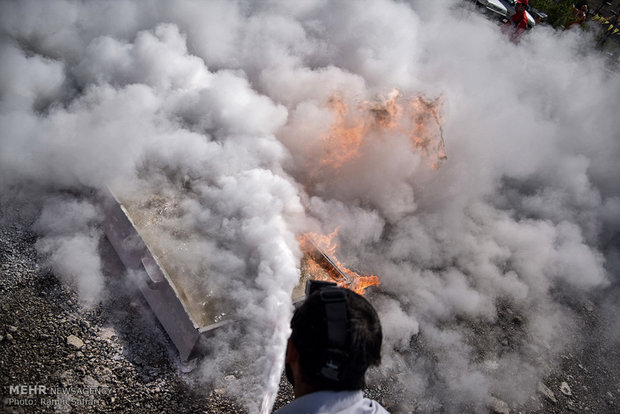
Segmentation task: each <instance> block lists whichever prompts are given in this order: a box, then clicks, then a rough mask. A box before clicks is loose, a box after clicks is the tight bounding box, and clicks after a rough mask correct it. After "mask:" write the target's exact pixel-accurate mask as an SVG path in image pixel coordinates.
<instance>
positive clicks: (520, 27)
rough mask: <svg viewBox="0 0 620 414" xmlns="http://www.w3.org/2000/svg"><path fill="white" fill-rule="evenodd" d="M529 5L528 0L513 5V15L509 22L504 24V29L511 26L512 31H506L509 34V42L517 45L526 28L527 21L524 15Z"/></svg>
mask: <svg viewBox="0 0 620 414" xmlns="http://www.w3.org/2000/svg"><path fill="white" fill-rule="evenodd" d="M528 4H529V0H517V3H516V4H515V14H513V15H512V17H511V18H510V20H508V22H507V23H506V25H505V26H506V27H508V28H510V26H512V30H508V31H509V32H510V40H512V41H513V42H514V43H519V40H520V39H521V35H523V32H525V31H526V30H527V28H528V24H529V22H528V21H527V15H526V14H525V7H526V6H527V5H528Z"/></svg>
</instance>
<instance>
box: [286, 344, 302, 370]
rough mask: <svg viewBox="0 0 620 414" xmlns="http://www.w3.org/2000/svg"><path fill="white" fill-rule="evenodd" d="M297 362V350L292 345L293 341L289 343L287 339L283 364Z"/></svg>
mask: <svg viewBox="0 0 620 414" xmlns="http://www.w3.org/2000/svg"><path fill="white" fill-rule="evenodd" d="M298 360H299V351H297V348H296V347H295V345H294V344H293V341H291V338H289V339H288V342H287V344H286V358H285V362H286V363H288V364H292V363H295V362H297V361H298Z"/></svg>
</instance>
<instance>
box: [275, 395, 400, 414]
mask: <svg viewBox="0 0 620 414" xmlns="http://www.w3.org/2000/svg"><path fill="white" fill-rule="evenodd" d="M274 414H389V413H388V412H387V410H386V409H385V408H383V407H382V406H381V404H379V403H378V402H376V401H374V400H370V399H368V398H364V394H363V393H362V391H317V392H313V393H310V394H306V395H303V396H301V397H299V398H296V399H295V400H294V401H293V402H291V403H290V404H288V405H286V406H284V407H282V408H280V409H279V410H278V411H276V412H275V413H274Z"/></svg>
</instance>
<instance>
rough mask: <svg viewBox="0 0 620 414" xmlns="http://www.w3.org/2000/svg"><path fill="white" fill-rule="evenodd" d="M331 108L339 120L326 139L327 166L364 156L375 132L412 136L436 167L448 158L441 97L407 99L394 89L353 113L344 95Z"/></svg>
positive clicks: (335, 165) (336, 95)
mask: <svg viewBox="0 0 620 414" xmlns="http://www.w3.org/2000/svg"><path fill="white" fill-rule="evenodd" d="M329 106H330V107H331V108H332V110H334V112H335V121H334V123H333V125H332V126H331V128H330V130H329V132H328V133H327V134H325V135H324V136H323V137H322V140H323V148H324V157H323V160H322V163H323V165H327V166H330V167H332V168H340V167H341V166H342V165H344V164H345V163H346V162H348V161H351V160H354V159H357V158H359V157H361V155H362V148H363V143H364V140H366V139H369V137H370V135H369V132H371V131H373V132H380V133H385V132H397V133H405V134H408V135H409V136H410V139H411V142H412V145H413V147H414V148H415V149H416V150H418V151H420V152H422V154H423V155H424V156H425V157H427V158H429V159H431V160H432V161H433V166H434V167H435V168H439V165H440V162H441V161H443V160H445V159H447V155H446V147H445V143H444V139H443V128H442V125H443V120H442V119H441V116H440V111H441V108H442V100H441V98H437V99H435V100H429V99H427V98H426V97H424V96H414V97H411V98H405V97H403V96H402V95H401V93H400V92H399V91H398V90H396V89H394V90H393V91H392V92H390V93H389V94H388V96H387V98H383V99H377V100H376V101H373V102H364V103H362V104H361V105H359V106H358V107H356V108H354V109H353V110H351V109H349V106H348V105H347V103H346V102H345V101H344V99H343V98H342V96H340V95H338V94H335V95H334V96H332V98H331V99H330V101H329ZM374 135H375V136H376V134H374Z"/></svg>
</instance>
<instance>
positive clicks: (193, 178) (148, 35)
mask: <svg viewBox="0 0 620 414" xmlns="http://www.w3.org/2000/svg"><path fill="white" fill-rule="evenodd" d="M464 3H465V2H460V1H449V0H441V1H433V2H423V1H414V0H412V1H410V2H401V1H395V0H364V1H356V2H337V1H325V0H316V1H307V2H287V1H276V0H272V1H267V2H253V1H249V0H248V1H242V0H238V1H209V2H201V1H194V0H181V1H175V2H168V1H164V0H149V1H132V0H122V1H117V2H112V3H110V2H96V1H71V0H50V1H45V2H39V1H28V0H21V1H4V2H2V4H1V5H0V21H1V30H2V37H1V38H0V56H1V61H2V64H1V66H0V91H1V94H0V96H1V98H0V126H1V130H2V134H1V136H0V189H1V197H2V203H18V204H21V205H27V204H32V203H34V205H36V206H37V210H38V211H39V213H38V219H37V220H36V223H35V226H34V229H35V230H36V231H37V232H38V233H39V234H40V235H41V237H40V238H39V241H38V243H37V248H38V250H39V252H40V253H41V254H42V255H43V256H44V257H45V258H46V260H47V263H48V264H49V265H50V266H51V268H52V269H53V270H54V273H55V274H57V275H58V276H59V277H61V278H62V279H63V280H66V281H67V282H68V283H70V284H73V285H74V286H76V288H77V290H78V292H79V293H80V295H81V297H82V298H84V299H85V300H88V301H90V302H92V301H96V300H98V299H100V298H101V297H102V296H103V295H104V293H105V292H104V291H103V289H104V288H103V286H104V283H103V276H102V271H101V259H100V258H99V257H98V253H97V252H98V247H97V246H98V244H99V242H100V240H101V237H102V235H101V232H100V231H99V230H98V229H99V224H100V221H101V212H100V211H98V207H97V206H96V204H95V203H94V202H93V200H92V192H93V191H95V192H97V191H104V190H105V189H106V188H107V186H112V187H114V188H115V189H117V191H118V192H119V193H120V194H122V195H123V196H124V197H127V198H131V197H140V196H148V195H151V194H152V195H155V196H157V197H161V199H163V200H166V202H167V203H168V206H169V209H167V210H166V211H165V214H162V217H161V220H162V223H163V224H162V228H163V229H167V231H164V232H162V234H160V235H159V237H160V238H161V240H162V243H163V244H164V245H166V246H170V247H175V246H176V247H178V246H182V248H179V249H176V250H175V251H174V252H172V253H171V254H172V255H173V256H174V257H173V258H174V260H175V262H176V263H181V264H182V266H183V267H184V269H189V270H190V271H191V272H192V274H197V275H201V277H203V278H205V280H206V279H208V283H209V284H210V286H212V287H213V289H215V291H217V292H220V293H223V292H225V293H226V294H227V295H230V300H231V301H232V303H233V304H234V306H233V309H235V310H234V311H231V315H230V316H231V317H233V318H235V319H238V320H242V321H243V323H241V324H238V325H235V326H230V327H228V328H226V329H222V330H220V331H218V332H217V334H216V336H215V337H214V338H213V340H212V344H211V348H212V351H211V353H210V355H209V356H208V357H207V358H205V360H204V362H203V363H202V365H201V367H200V372H201V374H202V378H203V380H204V381H205V382H206V383H208V384H213V383H218V382H222V381H223V379H222V378H223V377H224V376H225V375H226V373H228V372H231V371H233V370H234V371H235V372H237V374H236V375H235V379H234V380H230V377H227V378H229V379H228V380H227V382H226V387H227V389H228V391H229V392H230V393H232V394H233V395H234V396H235V397H237V398H238V399H239V400H240V401H242V402H243V403H244V404H245V405H246V407H247V408H248V409H249V410H250V411H251V412H258V411H261V410H262V411H266V410H269V408H270V407H271V404H272V403H273V398H274V396H275V392H276V391H277V387H278V381H279V378H280V373H281V371H282V366H283V355H284V349H285V342H286V338H287V336H288V333H289V331H288V329H289V328H288V322H289V318H290V315H291V310H292V306H291V300H290V293H291V291H292V289H293V287H294V286H295V285H296V284H297V281H298V278H299V272H300V270H299V261H300V258H301V254H302V253H301V252H300V249H299V246H298V242H297V236H298V235H299V234H301V233H303V232H305V231H316V232H319V233H323V234H327V233H330V232H332V231H333V230H334V229H335V228H339V232H338V239H339V242H340V245H341V251H340V252H339V253H340V254H341V255H342V256H341V257H340V258H341V259H342V261H343V262H345V263H347V264H351V265H352V266H354V267H355V268H357V269H359V270H362V271H364V272H367V273H372V274H376V275H379V277H380V279H381V285H380V287H378V288H376V289H375V290H374V291H372V292H370V293H369V299H370V300H371V301H372V302H373V303H374V304H375V306H376V307H377V309H378V311H379V314H380V317H381V319H382V321H383V327H384V336H385V344H384V349H383V364H382V366H381V367H380V368H379V369H377V370H374V371H373V372H372V373H371V378H370V379H371V382H373V381H375V382H376V381H383V380H385V379H387V378H392V379H394V378H395V379H397V383H398V386H401V387H403V388H404V389H405V390H406V391H407V392H405V393H402V396H403V397H402V401H400V402H399V403H400V407H401V408H402V409H403V410H411V409H414V408H415V409H417V410H419V411H421V412H434V411H436V410H438V409H439V408H440V407H444V408H447V409H448V411H458V410H459V409H463V408H464V407H469V408H471V407H473V408H476V407H481V406H484V405H485V404H486V403H487V402H488V401H489V398H490V397H491V396H495V397H497V398H501V399H503V400H505V401H507V402H509V403H511V404H526V403H527V402H528V399H529V397H530V396H531V395H533V394H535V391H536V384H537V381H540V380H541V379H542V378H543V377H544V375H546V374H548V373H549V372H550V370H551V369H552V368H553V366H554V364H555V361H556V360H557V358H558V356H559V354H560V352H562V350H564V349H566V348H567V347H570V346H574V345H575V344H574V343H572V342H571V340H570V339H568V338H574V337H575V335H571V336H570V337H569V336H568V335H567V332H569V331H572V330H575V329H577V325H576V323H575V321H574V317H573V315H572V313H573V311H572V310H571V309H572V308H571V307H570V306H569V304H568V302H571V300H573V299H574V300H576V301H580V300H583V299H584V298H587V297H594V296H595V295H598V296H597V297H602V298H603V300H601V302H600V303H601V306H605V308H604V309H606V315H609V316H608V317H609V320H610V322H609V326H614V327H615V328H614V332H612V333H610V334H609V335H608V336H609V337H608V338H606V340H610V341H615V342H617V341H618V337H619V336H618V334H617V332H618V326H620V324H619V322H618V319H617V316H614V315H617V312H614V311H613V309H614V306H615V307H616V308H617V304H614V302H613V301H612V300H610V299H609V298H610V297H611V296H610V295H611V293H612V292H613V291H614V290H616V291H617V283H618V268H619V267H618V265H619V263H620V261H619V260H618V257H619V252H618V231H619V229H620V214H619V213H620V182H619V181H618V179H617V177H618V176H620V168H619V167H618V162H617V160H618V159H619V157H620V140H619V139H618V131H620V119H619V118H618V117H617V116H616V115H617V112H618V109H617V104H618V99H617V97H618V96H619V93H620V76H618V73H617V72H615V71H613V70H612V69H608V65H609V62H608V61H607V60H606V59H607V58H606V57H605V56H603V55H602V54H600V53H599V52H598V51H595V50H594V49H593V48H592V47H591V44H592V39H590V38H588V37H587V36H586V35H583V34H582V33H580V32H578V31H570V32H557V31H554V30H553V29H551V28H549V27H544V26H537V27H535V28H534V29H533V30H532V31H530V32H528V33H527V34H526V35H525V36H524V37H523V38H522V39H521V41H520V42H519V44H514V43H512V42H511V41H510V40H509V39H508V38H507V37H506V36H504V35H503V34H502V33H501V31H500V28H499V27H498V26H497V25H496V24H495V23H494V22H491V21H489V20H487V19H485V18H484V17H483V16H480V15H478V14H477V13H476V12H475V11H474V10H473V9H472V8H470V7H468V6H467V5H466V4H464ZM395 90H396V91H398V92H397V93H398V97H395V96H396V95H395V92H394V91H395ZM419 97H423V101H421V102H435V105H437V106H436V107H435V109H434V110H435V111H436V112H434V114H435V115H437V117H438V121H437V122H438V124H433V122H435V121H432V119H431V118H428V119H431V121H432V122H431V121H428V120H427V121H424V122H429V124H428V125H426V129H425V130H424V131H425V132H424V133H426V134H429V135H428V136H429V137H431V138H434V139H437V138H439V137H440V136H441V137H442V138H443V139H444V141H445V150H446V152H447V155H448V158H447V159H443V158H442V157H438V154H437V153H435V152H433V151H431V150H429V148H430V147H429V146H428V143H421V142H420V141H419V140H418V141H415V139H412V131H414V132H415V131H417V132H416V134H418V135H416V136H417V137H418V138H419V136H420V134H422V132H421V130H420V129H418V130H416V129H415V125H416V123H419V122H422V121H420V119H421V118H420V114H421V113H422V112H423V111H424V109H423V108H422V109H421V108H419V107H417V109H416V108H414V109H413V110H411V109H406V108H410V105H413V104H412V102H414V101H416V99H418V98H419ZM390 99H394V100H395V101H394V102H397V103H398V104H399V105H400V106H402V107H404V108H405V110H403V112H401V113H400V115H393V114H392V115H390V116H393V118H389V119H387V120H388V121H389V120H392V119H394V120H396V119H400V120H401V123H400V124H398V125H397V126H395V127H393V126H390V127H385V128H383V127H381V128H380V127H379V124H380V123H381V122H380V121H382V120H385V119H384V118H382V117H383V116H384V115H383V112H381V111H379V110H378V109H377V105H378V106H379V107H381V108H385V107H386V105H388V103H389V102H391V101H390ZM337 105H339V106H338V107H336V106H337ZM338 108H339V109H338ZM408 111H409V112H408ZM411 111H413V112H411ZM407 114H410V116H411V117H410V118H407V116H409V115H407ZM398 116H400V118H398ZM416 116H417V118H416ZM433 119H434V118H433ZM431 124H432V125H434V128H435V129H432V128H431V129H429V128H430V125H431ZM360 125H361V126H360ZM438 125H440V126H441V128H439V129H437V126H438ZM335 128H341V129H342V130H343V131H346V132H347V133H348V134H351V136H353V137H357V141H352V142H354V143H353V144H351V143H348V144H347V145H346V146H344V147H343V146H340V147H338V146H334V145H335V144H334V143H333V142H330V141H329V137H334V136H336V137H337V136H339V135H338V134H337V133H336V132H334V131H336V129H335ZM356 128H357V129H356ZM360 131H361V132H360ZM356 133H357V134H358V135H355V134H356ZM414 135H415V134H414ZM326 139H327V140H326ZM425 142H426V141H425ZM345 150H354V151H353V154H354V155H353V156H351V157H345V158H343V159H342V160H340V162H339V163H337V164H333V163H331V164H330V163H329V162H326V159H328V158H329V155H330V154H332V155H333V154H338V155H343V154H344V151H345ZM162 211H163V210H162ZM173 250H174V249H173ZM205 280H196V281H195V282H196V283H198V284H200V283H206V282H205ZM567 297H568V298H571V300H566V299H565V298H567ZM505 315H514V319H513V321H514V325H515V326H516V328H515V329H517V331H518V332H519V335H518V336H515V337H510V338H506V341H507V344H508V346H504V345H506V344H504V345H502V344H501V343H500V342H498V341H497V340H495V338H498V337H499V339H500V340H501V339H502V335H503V333H502V329H501V327H502V326H503V325H502V324H504V323H506V321H505V317H506V316H505ZM510 323H512V322H510ZM481 336H483V337H484V338H481ZM577 336H578V335H577ZM485 338H493V340H489V339H485ZM485 341H486V342H485ZM244 361H252V363H250V364H247V363H245V362H244ZM239 367H242V368H239Z"/></svg>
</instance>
